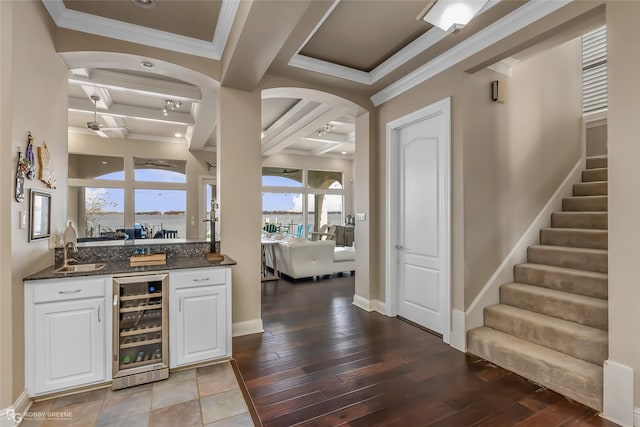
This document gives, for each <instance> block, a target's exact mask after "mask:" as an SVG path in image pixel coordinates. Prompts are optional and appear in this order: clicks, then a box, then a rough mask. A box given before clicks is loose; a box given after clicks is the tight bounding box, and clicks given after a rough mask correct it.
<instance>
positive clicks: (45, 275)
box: [24, 254, 236, 281]
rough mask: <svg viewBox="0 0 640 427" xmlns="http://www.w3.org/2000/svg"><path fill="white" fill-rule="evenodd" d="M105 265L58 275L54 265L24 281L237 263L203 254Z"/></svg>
mask: <svg viewBox="0 0 640 427" xmlns="http://www.w3.org/2000/svg"><path fill="white" fill-rule="evenodd" d="M105 264H106V266H105V267H104V268H103V269H101V270H97V271H90V272H78V273H56V272H55V271H54V270H55V267H54V266H53V265H52V266H50V267H47V268H45V269H44V270H41V271H39V272H37V273H34V274H31V275H29V276H27V277H25V278H24V280H25V281H26V280H44V279H64V278H70V277H82V276H116V275H125V274H138V273H146V272H159V271H169V270H181V269H185V268H207V267H221V266H229V265H236V262H235V261H234V260H233V259H232V258H229V257H228V256H226V255H225V256H224V259H223V260H222V261H207V260H206V259H205V256H204V254H203V255H201V256H192V257H175V258H167V263H166V264H165V265H146V266H140V267H131V266H129V261H112V262H106V263H105Z"/></svg>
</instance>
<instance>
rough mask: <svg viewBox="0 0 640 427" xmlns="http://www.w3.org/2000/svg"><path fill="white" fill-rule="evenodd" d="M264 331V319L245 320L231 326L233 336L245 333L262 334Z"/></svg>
mask: <svg viewBox="0 0 640 427" xmlns="http://www.w3.org/2000/svg"><path fill="white" fill-rule="evenodd" d="M262 332H264V325H263V324H262V319H253V320H245V321H244V322H236V323H234V324H233V325H232V326H231V336H232V337H241V336H243V335H251V334H260V333H262Z"/></svg>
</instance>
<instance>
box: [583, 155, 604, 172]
mask: <svg viewBox="0 0 640 427" xmlns="http://www.w3.org/2000/svg"><path fill="white" fill-rule="evenodd" d="M608 165H609V161H608V158H607V156H606V155H604V156H591V157H587V169H598V168H606V167H608Z"/></svg>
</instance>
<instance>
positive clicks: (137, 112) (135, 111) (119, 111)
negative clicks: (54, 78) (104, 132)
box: [69, 98, 194, 125]
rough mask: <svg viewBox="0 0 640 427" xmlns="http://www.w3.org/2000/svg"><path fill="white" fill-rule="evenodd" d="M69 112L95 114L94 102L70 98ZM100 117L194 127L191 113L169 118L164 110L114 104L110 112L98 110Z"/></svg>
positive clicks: (180, 113)
mask: <svg viewBox="0 0 640 427" xmlns="http://www.w3.org/2000/svg"><path fill="white" fill-rule="evenodd" d="M69 110H71V111H80V112H85V113H91V114H93V102H91V101H89V100H85V99H80V98H69ZM98 114H99V115H100V116H114V117H123V118H127V117H131V118H135V119H141V120H152V121H156V122H164V123H177V124H182V125H193V124H194V120H193V117H191V114H189V113H182V112H179V111H171V112H169V115H168V116H164V114H163V113H162V110H160V109H155V108H145V107H136V106H133V105H126V104H112V105H111V108H110V109H109V110H108V111H100V110H98Z"/></svg>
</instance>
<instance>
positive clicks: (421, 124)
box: [390, 99, 450, 341]
mask: <svg viewBox="0 0 640 427" xmlns="http://www.w3.org/2000/svg"><path fill="white" fill-rule="evenodd" d="M446 101H448V99H447V100H446ZM441 104H442V103H438V104H434V106H431V107H427V109H425V110H421V112H420V113H422V114H421V115H419V116H418V117H416V116H415V115H412V116H411V117H409V118H408V119H409V120H408V121H407V122H406V123H396V124H397V127H395V129H394V130H393V133H394V134H393V135H392V139H391V140H392V143H393V148H392V149H393V150H394V153H393V156H392V158H393V160H394V162H395V165H394V167H393V168H392V170H393V169H394V170H395V173H394V174H393V176H394V178H392V179H393V180H394V181H395V182H394V183H393V184H394V185H392V186H391V188H392V189H395V197H394V198H395V203H394V204H395V206H396V208H395V210H392V212H391V221H392V223H391V224H390V226H391V233H390V234H391V239H392V240H393V237H394V236H395V242H391V243H392V247H391V251H393V252H394V254H395V257H393V258H395V266H396V268H395V274H394V276H395V277H392V279H394V280H395V283H397V286H396V301H397V304H396V307H397V314H398V315H399V316H402V317H404V318H406V319H408V320H410V321H412V322H415V323H417V324H419V325H421V326H423V327H425V328H428V329H430V330H432V331H434V332H437V333H439V334H442V335H443V337H444V338H445V341H448V335H449V334H448V332H449V316H450V306H449V294H450V279H449V277H450V272H449V269H450V266H449V264H450V261H449V258H450V256H449V238H450V232H449V176H450V160H449V157H450V156H449V151H450V148H449V144H450V141H449V140H450V137H449V135H450V132H449V129H450V124H449V116H448V108H446V114H445V111H444V110H445V109H444V107H445V105H441ZM446 107H448V102H447V105H446Z"/></svg>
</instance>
